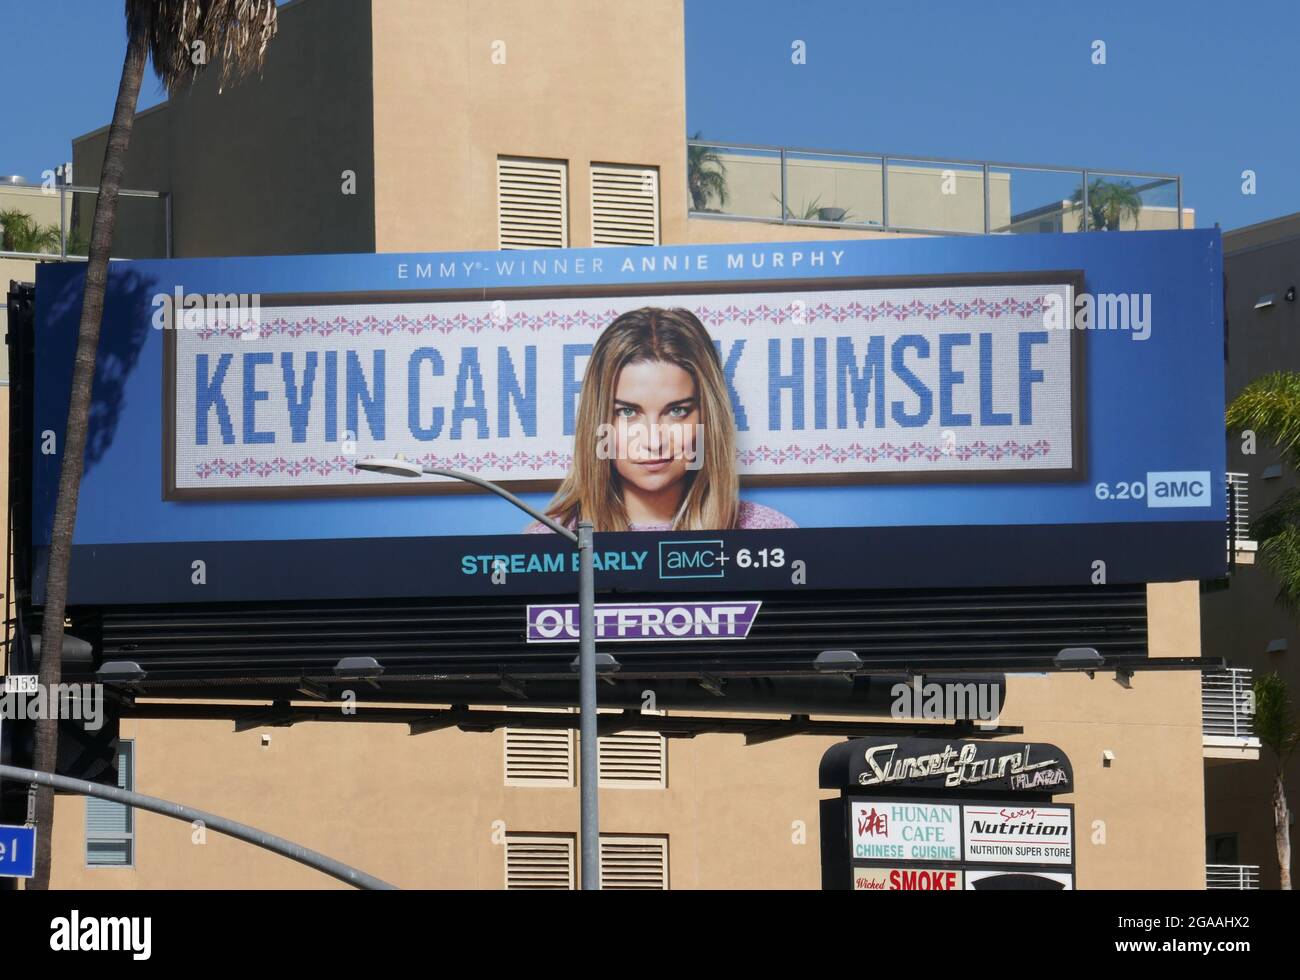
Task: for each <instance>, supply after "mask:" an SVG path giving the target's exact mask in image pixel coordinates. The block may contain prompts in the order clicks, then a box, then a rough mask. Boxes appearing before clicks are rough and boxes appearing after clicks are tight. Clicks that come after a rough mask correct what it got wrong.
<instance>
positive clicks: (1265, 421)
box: [1225, 371, 1300, 616]
mask: <svg viewBox="0 0 1300 980" xmlns="http://www.w3.org/2000/svg"><path fill="white" fill-rule="evenodd" d="M1225 420H1226V422H1227V426H1228V429H1229V431H1233V432H1240V431H1244V430H1246V429H1250V430H1252V431H1254V432H1255V433H1256V434H1257V435H1258V436H1259V437H1263V438H1269V439H1272V440H1273V441H1274V442H1275V443H1276V444H1277V446H1278V447H1279V448H1280V449H1281V450H1282V452H1283V453H1284V454H1285V455H1286V457H1287V459H1288V462H1289V463H1290V465H1291V466H1292V468H1295V469H1300V374H1297V373H1293V372H1289V371H1277V372H1275V373H1273V374H1266V375H1264V376H1263V377H1261V378H1256V379H1255V380H1254V381H1252V382H1251V383H1250V384H1248V385H1246V387H1245V388H1243V389H1242V390H1241V393H1240V394H1238V395H1237V397H1236V398H1234V399H1233V400H1232V404H1230V405H1229V406H1228V411H1227V414H1226V419H1225ZM1251 537H1253V538H1254V539H1255V540H1256V541H1258V542H1259V558H1260V561H1261V562H1262V563H1263V564H1264V565H1266V566H1267V567H1268V570H1269V571H1270V572H1272V574H1273V577H1274V578H1276V579H1277V581H1278V593H1277V602H1278V604H1279V605H1281V606H1282V607H1283V608H1285V609H1286V610H1287V611H1288V612H1290V613H1291V614H1292V615H1293V616H1300V490H1296V489H1294V488H1292V489H1290V490H1287V491H1285V492H1284V493H1283V494H1282V495H1281V496H1280V497H1278V499H1277V500H1276V501H1275V502H1274V503H1273V504H1271V505H1270V506H1269V507H1267V508H1266V509H1265V510H1264V512H1263V513H1262V514H1261V515H1260V516H1259V517H1258V518H1256V519H1255V520H1254V521H1252V522H1251Z"/></svg>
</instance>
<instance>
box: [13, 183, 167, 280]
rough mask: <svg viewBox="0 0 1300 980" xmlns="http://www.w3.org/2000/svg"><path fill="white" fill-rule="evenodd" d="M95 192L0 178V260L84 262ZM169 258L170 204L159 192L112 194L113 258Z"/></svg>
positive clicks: (92, 189) (96, 190) (60, 185)
mask: <svg viewBox="0 0 1300 980" xmlns="http://www.w3.org/2000/svg"><path fill="white" fill-rule="evenodd" d="M98 198H99V188H97V187H78V186H75V185H73V184H58V183H56V184H53V185H45V184H35V183H31V182H28V181H25V180H23V179H22V178H20V177H0V258H27V259H48V258H56V257H57V258H62V259H72V260H76V259H84V258H85V257H86V254H87V252H88V251H89V249H90V225H91V222H92V221H93V220H94V217H95V202H96V201H97V200H98ZM170 255H171V203H170V198H169V196H168V195H167V194H164V193H161V192H159V191H141V190H127V189H125V188H123V189H122V190H120V191H118V200H117V221H116V224H115V225H114V228H113V258H115V259H155V258H169V257H170Z"/></svg>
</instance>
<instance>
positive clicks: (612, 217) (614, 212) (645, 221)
mask: <svg viewBox="0 0 1300 980" xmlns="http://www.w3.org/2000/svg"><path fill="white" fill-rule="evenodd" d="M591 244H592V245H658V244H659V170H658V168H655V167H630V166H624V165H622V164H612V163H593V164H592V165H591Z"/></svg>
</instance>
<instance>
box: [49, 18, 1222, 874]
mask: <svg viewBox="0 0 1300 980" xmlns="http://www.w3.org/2000/svg"><path fill="white" fill-rule="evenodd" d="M104 140H105V133H104V131H102V130H101V131H99V132H96V133H91V134H88V135H86V136H84V137H81V138H79V139H77V140H75V141H74V145H73V154H74V163H75V168H76V172H77V173H78V174H80V175H82V176H83V177H84V175H87V174H92V173H97V172H98V169H99V166H100V161H101V160H102V154H103V146H104ZM718 155H719V156H720V157H721V159H722V161H723V164H724V166H725V168H726V180H727V186H728V190H729V193H728V202H727V204H726V205H725V206H723V205H722V202H720V201H718V200H717V198H716V195H715V196H714V197H712V198H710V197H709V196H708V195H707V194H706V195H704V196H703V197H702V198H700V199H693V198H692V195H691V194H690V193H689V191H688V187H689V186H690V182H691V180H692V179H693V178H694V177H695V176H696V174H694V173H692V171H691V170H690V168H689V166H688V158H689V152H688V141H687V133H686V102H685V44H684V25H683V0H652V2H649V3H643V4H610V3H607V2H603V0H563V2H555V3H547V4H535V3H530V2H525V0H484V2H469V0H384V2H379V0H374V2H371V0H297V2H293V3H289V4H287V5H285V6H283V7H282V8H281V9H280V34H279V37H278V38H277V39H276V40H275V42H274V43H273V46H272V48H271V49H270V51H269V54H268V58H267V64H266V68H265V72H264V76H263V78H262V79H261V81H260V82H257V83H248V84H244V85H241V86H238V87H235V88H231V89H229V90H227V91H225V92H223V93H220V94H218V92H217V91H216V88H215V81H214V80H213V79H211V78H208V79H205V80H203V81H202V82H200V84H199V85H198V86H197V87H196V88H195V90H194V91H193V92H192V93H190V94H188V95H186V96H184V97H181V98H179V99H176V100H173V101H171V102H168V103H165V104H163V105H160V106H158V107H156V108H153V109H150V110H148V111H146V112H144V113H142V114H141V115H140V116H139V118H138V120H137V123H136V128H135V134H134V137H133V142H132V147H131V155H130V160H129V163H128V167H127V171H126V178H125V183H126V185H127V186H130V187H136V188H147V189H150V190H154V191H159V192H163V193H166V194H168V195H170V199H171V207H172V217H171V243H172V252H173V254H175V255H176V256H179V257H186V256H207V255H238V254H278V253H301V252H359V251H362V252H363V251H380V252H388V251H430V250H459V249H495V248H499V247H500V248H513V247H539V246H548V245H549V246H574V247H580V246H588V245H596V244H627V243H643V244H683V243H691V244H695V243H711V242H750V241H783V240H804V239H806V240H835V239H838V238H843V237H889V236H892V235H894V234H897V233H899V232H896V231H893V230H886V227H885V226H886V222H885V217H886V214H885V212H886V206H885V200H884V194H885V188H884V186H883V185H884V183H885V182H886V181H885V180H884V179H882V172H883V169H884V165H883V163H877V164H876V165H875V169H874V170H872V165H871V162H870V161H867V162H866V163H863V162H861V161H858V162H857V163H854V162H851V161H849V162H845V161H842V160H841V161H838V162H837V161H828V160H822V159H813V157H812V156H810V155H808V154H804V155H802V156H799V155H797V154H792V155H788V159H787V168H788V169H787V173H786V184H787V188H786V194H785V200H786V208H787V211H788V214H787V218H788V217H790V216H793V218H795V219H796V220H799V221H802V219H804V218H805V217H806V216H809V215H811V216H812V217H811V220H810V221H809V222H808V223H790V222H789V221H787V222H785V223H782V222H781V221H780V220H779V219H780V217H781V204H780V201H781V194H780V185H781V171H780V163H779V161H780V154H779V153H778V154H777V163H776V164H775V165H774V164H773V163H772V154H771V153H770V152H769V153H767V154H766V162H761V158H763V156H764V154H762V153H756V152H742V151H734V150H725V149H724V151H721V152H720V153H719V154H718ZM756 160H758V161H759V162H755V161H756ZM774 166H775V167H776V169H775V170H773V167H774ZM994 169H995V170H996V168H994ZM949 170H952V171H953V175H952V181H951V184H950V186H952V187H955V188H956V190H955V193H952V194H949V193H947V192H946V191H945V189H944V186H945V181H946V180H948V174H947V173H946V171H949ZM1014 180H1015V177H1014V175H1012V174H1011V173H1009V172H1005V173H1004V172H994V173H990V174H989V177H988V180H987V185H986V181H985V179H984V171H983V170H974V169H971V168H964V169H962V168H949V167H945V166H943V165H942V164H936V163H933V162H926V163H918V164H916V165H913V166H911V167H909V168H907V170H906V172H903V171H901V170H900V171H894V170H892V169H891V170H890V172H889V181H888V182H889V189H888V193H889V199H888V208H887V210H888V212H889V213H888V219H889V220H888V222H887V226H888V228H890V229H895V228H898V229H902V228H906V229H908V232H907V233H920V232H923V231H927V230H929V231H933V232H942V231H945V230H953V231H977V232H978V231H983V230H984V227H983V226H984V225H985V224H986V222H987V224H989V225H990V226H991V227H992V229H993V230H996V229H999V228H1011V227H1013V226H1014V225H1015V224H1016V221H1017V219H1016V213H1017V210H1018V205H1014V202H1015V190H1014ZM773 185H775V188H774V186H773ZM774 189H775V191H776V195H777V196H776V198H775V200H773V197H772V195H773V191H774ZM986 202H987V204H986ZM1055 202H1056V204H1055V206H1056V208H1057V210H1058V211H1059V210H1060V209H1061V207H1062V204H1061V202H1062V198H1061V197H1060V195H1056V197H1055ZM1039 203H1041V204H1043V205H1048V204H1050V203H1051V201H1050V200H1048V199H1045V200H1043V201H1041V202H1039ZM986 208H987V210H986ZM841 212H843V213H841ZM765 217H766V219H767V220H761V219H763V218H765ZM1184 220H1185V222H1186V223H1187V224H1188V225H1190V217H1189V216H1188V215H1186V214H1185V215H1184ZM873 221H874V222H879V223H880V224H879V226H876V227H873V226H872V225H871V224H870V223H871V222H873ZM1067 223H1068V219H1067ZM1026 230H1031V231H1037V230H1040V229H1039V228H1038V227H1037V226H1036V225H1035V226H1034V227H1031V228H1027V229H1026ZM156 235H157V230H156V228H154V227H153V226H152V224H150V223H149V222H144V223H143V225H142V226H139V227H137V226H134V225H132V224H130V223H129V222H128V223H124V224H123V226H122V228H121V232H120V235H119V240H118V245H117V248H118V249H119V250H123V251H131V250H133V249H134V250H137V251H139V250H140V249H143V248H145V247H146V245H145V244H144V243H142V242H141V241H140V239H139V238H137V237H136V236H145V237H147V236H156ZM155 241H156V238H155ZM1200 602H1201V597H1200V591H1199V588H1198V585H1197V583H1194V582H1183V583H1174V584H1159V585H1151V586H1149V587H1148V588H1147V590H1146V617H1147V618H1146V624H1145V625H1146V634H1147V643H1148V646H1149V651H1150V654H1151V656H1152V657H1195V656H1198V655H1199V653H1200ZM1117 680H1118V678H1116V677H1115V675H1114V674H1113V672H1112V673H1110V674H1105V673H1099V674H1096V675H1095V676H1089V675H1087V674H1085V673H1069V674H1051V675H1027V676H1013V677H1011V678H1010V679H1009V681H1008V692H1007V701H1006V706H1005V709H1004V710H1003V712H1002V714H1001V717H1000V719H999V721H1000V722H1001V723H1002V724H1003V725H1014V726H1023V729H1024V731H1023V736H1017V737H1016V740H1017V741H1045V742H1051V743H1054V744H1056V745H1058V746H1060V747H1061V748H1062V749H1064V750H1065V751H1066V752H1067V753H1068V755H1069V756H1070V758H1071V759H1072V761H1073V765H1074V771H1075V781H1076V792H1075V793H1074V794H1072V795H1071V796H1069V797H1066V801H1067V802H1072V803H1074V804H1075V805H1076V807H1077V814H1076V819H1077V830H1076V840H1077V867H1078V877H1077V884H1078V886H1079V887H1082V888H1188V889H1198V888H1203V887H1205V884H1206V868H1205V825H1204V820H1203V814H1204V809H1205V799H1204V785H1205V780H1204V768H1203V767H1204V765H1205V763H1204V755H1205V747H1204V738H1203V731H1202V698H1201V680H1200V676H1199V674H1198V673H1197V672H1195V671H1159V672H1157V671H1153V672H1139V673H1137V674H1136V675H1134V676H1133V678H1132V679H1131V681H1129V682H1128V683H1127V684H1125V683H1117ZM232 727H233V726H232V724H231V722H229V721H194V720H187V721H175V720H143V719H127V720H125V721H124V722H123V725H122V736H123V738H124V739H125V740H129V752H130V757H129V766H128V767H127V768H128V769H129V772H130V781H131V783H132V785H133V786H134V788H135V789H137V790H138V791H141V792H145V793H148V794H151V795H154V796H159V797H163V798H166V799H171V800H178V801H182V802H185V803H188V804H190V805H193V806H197V807H201V808H204V809H207V810H210V811H212V812H216V813H220V814H223V815H228V816H232V817H235V818H236V819H239V820H242V821H245V822H247V823H251V824H253V825H255V826H257V827H260V828H263V829H265V830H269V831H272V832H275V833H277V834H280V835H282V836H285V837H288V838H290V839H292V840H295V841H298V842H300V843H302V844H305V845H307V846H309V847H312V848H315V849H317V850H319V851H323V852H325V853H327V854H329V855H332V856H334V857H337V858H339V859H341V860H344V861H347V862H349V863H352V864H354V865H356V866H358V867H361V868H363V869H364V870H366V871H368V872H370V873H372V874H375V875H378V876H380V877H382V878H385V879H387V880H389V881H392V882H394V883H396V884H399V885H402V886H407V887H440V888H442V887H449V888H502V887H506V886H507V884H508V883H509V884H512V885H538V884H550V885H556V886H564V885H565V884H569V883H572V882H573V881H575V880H576V874H577V869H576V857H575V852H576V845H575V835H576V833H577V830H578V806H579V800H578V790H577V787H576V782H577V780H576V774H575V765H576V758H577V755H576V746H575V740H576V737H575V736H572V735H569V734H566V733H561V734H559V735H557V734H555V733H554V732H552V733H548V734H544V735H537V734H533V733H530V732H528V731H527V730H523V731H521V730H518V729H507V730H502V729H497V730H493V731H488V732H463V731H460V730H458V729H455V728H452V729H446V730H441V731H435V732H430V733H427V734H422V735H417V736H411V735H408V734H407V729H406V728H405V726H401V725H386V724H372V723H360V722H347V723H339V722H333V723H325V722H319V723H303V724H298V725H295V726H293V727H291V728H284V727H274V728H254V729H250V730H244V731H239V732H234V731H232ZM837 740H838V739H837V738H836V737H831V736H825V735H816V736H809V735H795V736H791V737H787V738H782V739H779V740H774V741H768V742H763V743H761V744H754V745H746V744H745V739H744V738H743V737H742V736H741V735H735V734H702V735H698V736H696V737H695V738H693V739H667V740H664V739H661V738H660V737H658V736H656V735H653V734H650V735H645V734H642V735H636V736H630V735H627V736H610V737H609V738H608V739H607V740H605V742H604V744H603V745H602V755H603V757H604V764H603V766H602V775H603V777H604V785H602V789H601V794H600V796H601V800H600V802H601V832H602V835H604V838H603V839H604V844H605V850H604V858H605V867H604V873H605V876H606V883H607V884H610V885H614V884H620V883H622V884H636V883H639V884H642V885H650V886H657V887H671V888H781V887H793V888H816V887H818V886H819V884H820V866H819V860H820V857H819V846H818V801H819V800H820V799H822V798H824V797H826V796H828V795H830V794H829V793H827V792H823V791H820V790H819V789H818V788H817V765H818V760H819V759H820V757H821V755H822V753H823V752H824V751H825V750H826V749H827V748H828V747H829V746H830V745H831V744H833V743H834V742H835V741H837ZM88 813H89V819H88ZM54 852H55V867H54V882H53V883H54V885H55V886H57V887H86V888H106V889H113V888H164V887H204V888H246V887H259V888H260V887H268V888H270V887H277V888H278V887H295V886H302V887H330V886H334V885H336V883H334V882H332V881H331V880H329V879H326V878H324V877H323V876H321V875H319V874H317V873H315V872H312V871H309V870H307V869H305V868H301V867H299V866H296V865H293V864H290V863H289V862H287V861H284V860H283V859H280V858H277V857H273V856H271V855H269V854H266V853H264V852H261V851H259V850H256V849H254V848H252V847H249V846H246V845H243V844H239V843H235V842H232V841H230V840H227V839H224V838H222V837H221V836H220V835H217V834H204V833H203V832H202V830H201V829H195V828H191V827H190V826H188V825H185V824H182V823H178V822H175V821H172V820H168V819H165V818H162V817H157V816H154V815H151V814H147V813H140V814H134V815H127V814H125V813H123V812H121V811H114V810H112V809H111V808H109V809H104V808H97V807H96V806H95V805H93V804H92V805H91V806H90V807H89V809H88V804H87V803H86V801H84V800H82V799H80V798H76V797H60V798H59V800H58V805H57V833H56V840H55V849H54Z"/></svg>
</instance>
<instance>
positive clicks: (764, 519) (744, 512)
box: [524, 500, 799, 534]
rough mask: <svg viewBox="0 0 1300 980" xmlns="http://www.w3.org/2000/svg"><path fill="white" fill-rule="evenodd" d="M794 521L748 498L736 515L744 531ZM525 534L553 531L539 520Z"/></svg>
mask: <svg viewBox="0 0 1300 980" xmlns="http://www.w3.org/2000/svg"><path fill="white" fill-rule="evenodd" d="M798 526H799V525H798V524H796V523H795V522H794V521H792V520H790V518H788V517H786V516H785V515H784V514H782V513H781V512H780V511H779V510H773V509H772V508H771V507H764V506H763V505H762V504H751V503H750V502H749V501H747V500H742V501H741V502H740V513H739V514H737V515H736V527H737V528H739V529H740V530H742V531H753V530H760V529H771V528H783V527H798ZM628 530H629V531H670V530H672V525H671V524H669V523H668V522H667V521H663V522H661V523H656V524H631V525H629V526H628ZM524 533H525V534H551V533H553V532H552V531H551V529H550V528H549V527H547V526H546V525H545V524H541V523H539V522H537V521H533V523H531V524H529V525H528V526H527V527H526V528H524Z"/></svg>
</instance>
